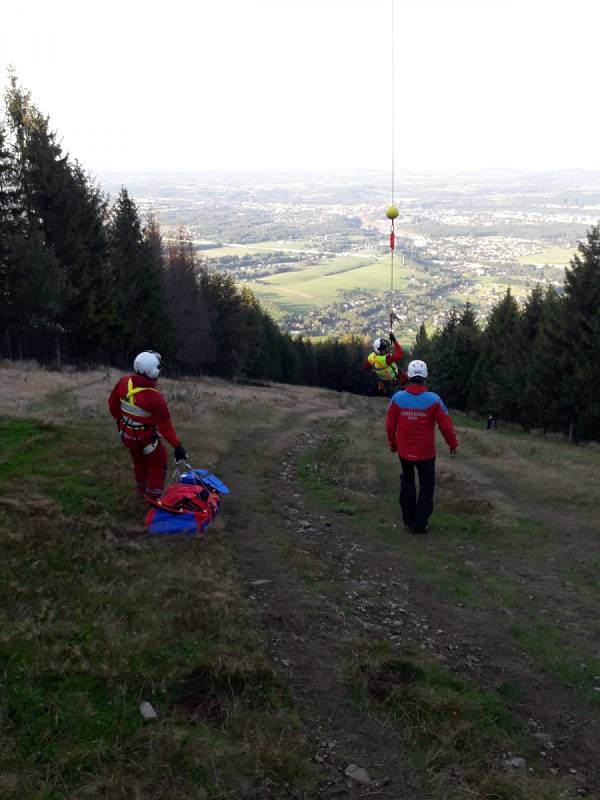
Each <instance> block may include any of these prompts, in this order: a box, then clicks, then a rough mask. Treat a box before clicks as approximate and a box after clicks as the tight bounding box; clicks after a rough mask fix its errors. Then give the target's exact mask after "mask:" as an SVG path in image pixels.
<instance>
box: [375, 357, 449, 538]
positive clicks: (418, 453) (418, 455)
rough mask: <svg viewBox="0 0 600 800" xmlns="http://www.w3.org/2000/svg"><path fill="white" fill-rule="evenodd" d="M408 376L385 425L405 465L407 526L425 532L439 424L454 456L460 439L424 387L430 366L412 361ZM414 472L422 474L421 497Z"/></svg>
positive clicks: (439, 403) (403, 496)
mask: <svg viewBox="0 0 600 800" xmlns="http://www.w3.org/2000/svg"><path fill="white" fill-rule="evenodd" d="M407 373H408V385H407V386H406V389H405V390H404V391H399V392H396V393H395V394H394V396H393V397H392V399H391V400H390V404H389V406H388V410H387V415H386V420H385V424H386V430H387V437H388V444H389V447H390V450H391V451H392V452H393V453H398V457H399V458H400V462H401V464H402V474H401V476H400V507H401V508H402V519H403V522H404V526H405V527H406V528H408V530H410V531H411V533H426V531H427V530H428V529H429V528H428V525H427V522H428V520H429V517H430V515H431V512H432V511H433V494H434V491H435V425H436V423H437V425H438V426H439V429H440V431H441V432H442V435H443V437H444V439H445V440H446V442H447V444H448V447H449V448H450V455H451V456H453V455H454V454H455V453H456V448H457V447H458V440H457V438H456V432H455V430H454V425H453V424H452V420H451V419H450V415H449V414H448V409H447V408H446V406H445V405H444V403H443V401H442V399H441V398H440V397H439V396H438V395H437V394H435V393H434V392H430V391H428V389H427V386H426V385H425V381H426V379H427V364H426V363H425V362H424V361H411V362H410V364H409V365H408V370H407ZM415 470H416V472H417V473H418V475H419V495H418V497H417V489H416V482H415Z"/></svg>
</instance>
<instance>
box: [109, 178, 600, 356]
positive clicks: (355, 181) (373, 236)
mask: <svg viewBox="0 0 600 800" xmlns="http://www.w3.org/2000/svg"><path fill="white" fill-rule="evenodd" d="M100 178H101V181H102V183H103V184H104V186H105V188H107V189H108V190H109V191H111V192H115V191H118V185H120V183H121V182H125V183H126V184H127V186H128V187H129V188H130V190H131V192H132V194H133V195H134V197H135V199H136V201H137V203H138V204H139V205H140V207H141V208H142V209H143V210H144V211H145V212H146V213H147V214H153V215H155V216H157V217H158V219H159V221H160V224H161V227H162V231H163V236H164V237H165V240H166V242H167V243H168V241H169V238H170V237H172V236H173V235H174V232H175V229H176V227H177V226H180V225H184V226H185V227H186V229H187V230H188V231H189V236H190V239H191V240H192V241H193V243H194V247H195V248H196V250H197V254H198V257H199V259H200V263H201V264H202V266H204V267H206V268H209V269H217V270H223V271H225V272H227V273H229V274H230V275H231V276H232V277H233V278H234V280H235V281H236V282H237V283H238V284H239V285H245V286H248V287H249V288H250V289H251V290H252V291H253V292H254V293H255V295H256V296H257V298H258V299H259V300H260V301H261V302H262V303H263V305H264V306H265V307H266V308H268V309H269V310H270V311H271V313H272V314H273V316H274V317H275V318H276V319H277V320H278V322H279V324H280V325H281V326H282V327H283V328H284V329H286V330H288V331H290V332H291V333H294V334H298V335H299V334H303V335H305V336H310V337H314V338H320V337H324V336H343V335H346V334H349V333H353V334H358V335H367V336H373V335H376V334H377V333H380V332H381V330H382V329H386V328H387V326H389V316H390V312H392V313H393V315H394V319H395V322H394V324H395V329H396V331H397V332H398V333H399V334H400V335H401V336H402V337H403V338H404V339H405V340H407V341H408V340H410V339H411V338H412V337H414V335H415V334H416V332H417V330H418V328H419V325H420V324H421V323H422V322H424V323H425V324H426V326H427V327H428V329H430V330H433V329H435V328H436V327H437V326H439V325H440V324H442V323H443V321H444V319H445V317H446V315H447V314H448V312H449V311H450V309H451V308H452V307H453V306H462V305H464V304H465V303H466V302H467V301H469V302H470V303H471V304H472V305H473V307H474V308H475V310H476V311H477V313H478V315H479V317H480V318H481V319H482V320H483V319H485V317H486V316H487V313H488V312H489V308H490V307H491V305H492V304H493V303H494V302H496V300H497V299H498V298H499V297H500V296H501V295H502V294H504V293H505V292H506V290H507V289H509V288H510V290H511V292H512V293H513V294H514V295H515V296H516V297H517V298H519V299H522V298H524V297H525V296H526V295H527V293H528V292H529V291H530V289H531V288H532V287H533V286H535V285H536V284H538V283H539V284H542V285H552V286H554V287H557V288H560V287H561V286H562V282H563V275H564V268H565V266H567V265H568V264H569V261H570V259H571V258H572V256H573V254H574V253H575V251H576V248H577V244H578V242H579V240H580V239H581V238H583V237H585V234H586V231H587V230H588V229H589V228H590V226H592V225H594V224H596V223H597V221H598V219H599V217H600V173H593V172H583V171H574V172H557V173H535V174H527V173H522V172H513V171H494V172H492V171H490V172H485V173H480V174H471V175H446V176H442V177H440V176H432V175H411V176H406V175H405V176H403V177H401V179H400V180H398V181H397V185H396V187H395V196H394V203H395V205H396V206H397V207H398V209H399V212H400V213H399V217H398V218H397V219H396V221H395V223H394V228H395V234H396V248H395V251H394V270H393V273H392V268H391V252H390V248H389V243H388V242H389V238H388V237H389V230H390V222H389V220H387V219H386V217H385V209H386V206H387V205H389V204H390V202H391V197H390V196H389V195H390V189H389V186H388V183H389V179H388V178H387V176H385V175H381V174H377V173H373V174H370V173H369V174H358V175H340V174H336V175H332V176H323V175H301V176H298V175H269V174H233V173H214V174H207V173H201V174H199V173H183V172H179V173H159V172H157V173H145V174H138V173H133V174H131V175H125V176H124V175H120V176H119V178H118V181H117V180H116V176H111V175H110V174H108V175H102V176H100Z"/></svg>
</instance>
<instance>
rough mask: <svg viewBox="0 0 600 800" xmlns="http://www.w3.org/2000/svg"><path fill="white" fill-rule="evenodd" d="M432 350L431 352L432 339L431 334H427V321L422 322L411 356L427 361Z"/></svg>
mask: <svg viewBox="0 0 600 800" xmlns="http://www.w3.org/2000/svg"><path fill="white" fill-rule="evenodd" d="M430 352H431V341H430V339H429V336H428V335H427V328H426V327H425V323H424V322H422V323H421V324H420V326H419V330H418V332H417V336H416V338H415V344H414V347H413V349H412V353H411V358H412V359H419V360H420V361H425V362H426V363H427V361H428V360H429V357H430Z"/></svg>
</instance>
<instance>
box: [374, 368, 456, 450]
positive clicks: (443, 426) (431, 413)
mask: <svg viewBox="0 0 600 800" xmlns="http://www.w3.org/2000/svg"><path fill="white" fill-rule="evenodd" d="M436 422H437V424H438V426H439V429H440V430H441V432H442V435H443V437H444V439H445V440H446V442H447V443H448V446H449V447H450V448H452V449H454V448H456V447H458V440H457V438H456V433H455V431H454V425H453V424H452V420H451V419H450V415H449V414H448V409H447V408H446V406H445V405H444V403H443V401H442V400H441V398H440V397H439V396H438V395H437V394H435V393H434V392H430V391H429V390H428V389H427V387H426V386H421V385H418V384H416V383H409V384H408V386H407V387H406V389H405V390H404V391H402V392H396V394H395V395H394V396H393V397H392V399H391V400H390V404H389V406H388V410H387V415H386V418H385V427H386V429H387V436H388V442H389V444H390V447H395V448H396V449H397V451H398V456H399V457H400V458H404V459H406V460H407V461H425V460H426V459H429V458H435V423H436Z"/></svg>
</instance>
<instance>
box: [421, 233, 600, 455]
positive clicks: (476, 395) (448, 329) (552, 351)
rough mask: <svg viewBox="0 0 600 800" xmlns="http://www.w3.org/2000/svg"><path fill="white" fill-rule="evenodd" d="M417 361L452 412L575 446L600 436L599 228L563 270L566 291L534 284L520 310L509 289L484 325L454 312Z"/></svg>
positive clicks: (426, 340)
mask: <svg viewBox="0 0 600 800" xmlns="http://www.w3.org/2000/svg"><path fill="white" fill-rule="evenodd" d="M413 356H414V357H416V358H422V359H423V360H425V361H427V363H428V365H429V371H430V375H431V386H432V388H434V389H436V390H438V391H439V393H440V394H441V395H442V397H443V398H444V400H445V402H446V403H447V405H449V406H450V407H452V408H456V409H460V410H464V411H475V412H478V413H482V414H493V415H495V416H497V417H498V418H499V419H500V420H506V421H510V422H513V423H517V424H520V425H522V426H523V427H524V428H525V429H526V430H531V429H542V430H544V431H550V430H553V431H560V432H562V433H564V434H565V435H567V436H568V438H569V440H570V441H574V440H576V439H596V440H597V439H599V438H600V391H599V381H598V374H597V370H598V365H599V364H600V227H599V226H594V227H593V228H592V229H591V230H590V231H589V232H588V235H587V238H586V240H585V241H582V242H580V244H579V248H578V252H577V253H576V255H575V256H574V257H573V259H572V260H571V264H570V266H569V267H568V268H567V269H566V270H565V279H564V286H563V287H561V289H560V291H557V290H555V289H554V288H553V287H549V288H546V289H543V288H542V287H541V286H536V287H535V288H534V289H532V291H531V292H530V293H529V295H528V297H527V298H526V300H525V302H524V304H523V305H522V306H519V305H518V304H517V302H516V301H515V298H514V297H513V296H512V294H511V292H510V290H508V291H507V292H506V294H505V296H504V297H503V298H502V299H501V300H500V301H499V302H498V303H497V304H496V305H495V306H494V307H493V308H492V311H491V313H490V315H489V317H488V319H487V323H486V324H485V326H480V325H479V324H478V322H477V318H476V316H475V314H474V312H473V309H472V308H471V306H470V304H468V303H467V305H466V306H465V307H464V308H463V309H462V311H458V310H457V309H453V310H452V312H451V313H450V314H449V316H448V319H447V321H446V323H445V325H444V326H443V327H442V328H440V329H439V330H437V331H435V332H434V334H433V335H432V336H431V337H428V335H427V332H426V330H425V328H424V326H421V329H420V331H419V333H418V335H417V338H416V342H415V346H414V348H413Z"/></svg>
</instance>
